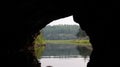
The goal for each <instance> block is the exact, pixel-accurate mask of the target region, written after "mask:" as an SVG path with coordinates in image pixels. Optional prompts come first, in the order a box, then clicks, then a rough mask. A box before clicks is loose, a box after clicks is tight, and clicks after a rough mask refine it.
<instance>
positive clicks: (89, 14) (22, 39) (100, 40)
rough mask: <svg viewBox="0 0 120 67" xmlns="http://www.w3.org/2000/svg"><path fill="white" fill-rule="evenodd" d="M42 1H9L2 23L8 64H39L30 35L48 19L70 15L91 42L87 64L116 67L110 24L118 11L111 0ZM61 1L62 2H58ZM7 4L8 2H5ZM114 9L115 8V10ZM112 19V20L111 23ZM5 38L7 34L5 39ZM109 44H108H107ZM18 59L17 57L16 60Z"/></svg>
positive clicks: (12, 66) (21, 66)
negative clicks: (6, 15)
mask: <svg viewBox="0 0 120 67" xmlns="http://www.w3.org/2000/svg"><path fill="white" fill-rule="evenodd" d="M54 2H55V1H50V2H48V1H45V2H41V1H40V0H33V1H29V2H27V1H26V2H25V1H19V2H16V3H13V4H12V3H11V4H12V5H14V6H12V8H13V9H11V10H10V11H8V13H9V14H11V17H9V16H8V17H9V18H10V19H11V22H6V24H5V26H4V27H3V32H2V33H3V34H4V36H5V37H4V38H3V40H4V41H6V42H5V44H7V45H8V51H7V53H8V65H9V66H10V67H40V63H38V61H37V60H36V57H35V56H34V50H33V49H30V50H28V48H29V47H33V43H32V42H33V41H34V36H35V34H37V33H38V32H39V30H40V29H42V28H43V27H44V26H45V25H47V24H48V23H49V22H51V21H53V20H56V19H59V18H63V17H67V16H70V15H73V17H74V21H76V22H77V23H79V24H80V25H81V28H82V29H83V30H85V31H86V33H87V35H88V36H89V37H90V42H91V43H92V47H93V52H92V54H91V56H90V62H89V63H88V67H99V66H100V67H108V65H111V66H112V67H116V65H118V63H117V62H114V61H116V59H117V58H118V57H119V56H118V54H117V51H118V49H119V48H118V47H117V45H115V46H113V44H112V43H114V44H115V41H113V38H112V37H113V36H111V35H113V33H112V32H111V30H112V29H111V26H114V24H115V22H116V21H117V20H118V19H117V18H118V17H117V16H116V15H119V11H118V10H117V9H118V8H119V7H118V6H117V7H116V5H115V4H116V3H114V2H113V1H111V2H110V1H109V2H108V1H107V2H105V1H100V2H98V1H97V0H92V1H84V0H82V1H79V2H78V1H73V0H71V2H69V1H68V2H69V3H68V2H65V1H64V2H63V1H59V3H58V1H57V2H55V3H54ZM61 4H62V5H61ZM73 4H74V5H73ZM9 6H10V5H9ZM116 10H117V11H116ZM113 22H114V24H113ZM5 38H9V39H8V40H6V39H5ZM111 44H112V45H111ZM18 60H19V61H18Z"/></svg>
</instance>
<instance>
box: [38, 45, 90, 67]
mask: <svg viewBox="0 0 120 67" xmlns="http://www.w3.org/2000/svg"><path fill="white" fill-rule="evenodd" d="M91 51H92V48H91V46H78V45H72V44H69V45H66V44H47V45H46V48H45V51H44V53H43V56H42V58H41V59H40V62H41V63H42V67H47V66H48V67H49V66H52V67H86V65H87V62H88V61H89V55H90V54H91Z"/></svg>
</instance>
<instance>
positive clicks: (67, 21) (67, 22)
mask: <svg viewBox="0 0 120 67" xmlns="http://www.w3.org/2000/svg"><path fill="white" fill-rule="evenodd" d="M60 24H65V25H79V24H78V23H76V22H74V21H73V16H69V17H66V18H62V19H58V20H55V21H53V22H51V23H50V24H48V25H51V26H53V25H60Z"/></svg>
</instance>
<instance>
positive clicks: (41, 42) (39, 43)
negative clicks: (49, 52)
mask: <svg viewBox="0 0 120 67" xmlns="http://www.w3.org/2000/svg"><path fill="white" fill-rule="evenodd" d="M34 43H35V45H34V50H35V55H36V57H37V58H39V59H40V58H41V56H42V54H43V51H44V49H45V44H46V43H45V39H44V37H43V34H42V33H40V34H39V35H38V36H37V37H36V39H35V41H34Z"/></svg>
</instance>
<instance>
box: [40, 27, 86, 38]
mask: <svg viewBox="0 0 120 67" xmlns="http://www.w3.org/2000/svg"><path fill="white" fill-rule="evenodd" d="M41 32H42V34H43V35H44V38H45V39H46V40H70V39H78V38H85V37H86V36H87V35H86V33H85V32H84V31H83V30H82V29H81V28H80V26H78V25H55V26H50V25H48V26H46V27H45V28H43V29H42V30H41Z"/></svg>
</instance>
